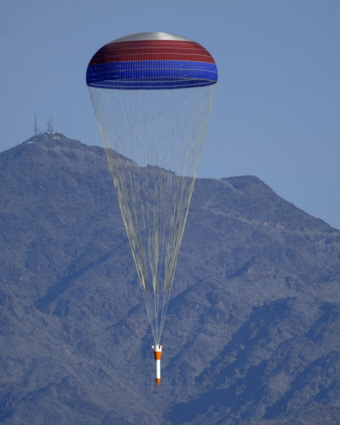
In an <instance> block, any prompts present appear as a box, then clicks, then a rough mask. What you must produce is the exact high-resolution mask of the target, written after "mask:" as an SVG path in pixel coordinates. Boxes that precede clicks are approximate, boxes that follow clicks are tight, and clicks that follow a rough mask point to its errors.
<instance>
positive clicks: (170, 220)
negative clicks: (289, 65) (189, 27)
mask: <svg viewBox="0 0 340 425" xmlns="http://www.w3.org/2000/svg"><path fill="white" fill-rule="evenodd" d="M86 80H87V85H88V87H89V92H90V96H91V100H92V104H93V107H94V111H95V115H96V119H97V123H98V127H99V131H100V134H101V137H102V140H103V143H104V147H105V151H106V155H107V159H108V163H109V166H110V170H111V173H112V178H113V182H114V185H115V187H116V191H117V196H118V200H119V205H120V209H121V213H122V216H123V220H124V224H125V227H126V232H127V235H128V238H129V241H130V246H131V251H132V256H133V259H134V262H135V265H136V270H137V274H138V278H139V281H140V285H141V288H142V292H143V296H144V300H145V305H146V311H147V314H148V318H149V321H150V324H151V329H152V333H153V337H154V340H155V345H156V346H158V345H159V344H160V339H161V335H162V331H163V327H164V321H165V315H166V310H167V306H168V302H169V297H170V292H171V287H172V285H173V282H174V274H175V269H176V264H177V260H178V254H179V250H180V246H181V243H182V238H183V233H184V228H185V223H186V220H187V215H188V210H189V205H190V200H191V196H192V192H193V188H194V182H195V178H196V174H197V168H198V164H199V161H200V156H201V150H202V146H203V142H204V137H205V132H206V128H207V124H208V118H209V114H210V110H211V106H212V101H213V97H214V93H215V87H216V82H217V68H216V64H215V62H214V59H213V58H212V56H211V55H210V53H209V52H208V51H207V50H206V49H205V48H204V47H202V46H201V45H200V44H198V43H196V42H194V41H191V40H189V39H187V38H184V37H181V36H178V35H174V34H168V33H161V32H156V33H140V34H133V35H129V36H126V37H122V38H119V39H117V40H114V41H112V42H110V43H108V44H106V45H105V46H103V47H102V48H101V49H99V50H98V52H97V53H96V54H95V55H94V56H93V57H92V59H91V61H90V63H89V65H88V68H87V75H86Z"/></svg>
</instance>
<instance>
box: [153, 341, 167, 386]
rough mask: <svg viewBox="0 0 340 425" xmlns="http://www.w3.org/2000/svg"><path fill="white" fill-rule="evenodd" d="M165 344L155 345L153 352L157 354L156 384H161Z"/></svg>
mask: <svg viewBox="0 0 340 425" xmlns="http://www.w3.org/2000/svg"><path fill="white" fill-rule="evenodd" d="M163 348H164V347H163V345H159V344H158V345H153V346H152V349H153V354H154V356H155V362H156V384H157V385H160V384H161V358H162V350H163Z"/></svg>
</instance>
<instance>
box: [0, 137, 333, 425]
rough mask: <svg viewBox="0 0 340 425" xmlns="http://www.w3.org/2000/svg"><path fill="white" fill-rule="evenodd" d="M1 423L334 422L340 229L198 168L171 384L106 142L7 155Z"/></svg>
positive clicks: (179, 278)
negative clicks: (156, 356)
mask: <svg viewBox="0 0 340 425" xmlns="http://www.w3.org/2000/svg"><path fill="white" fill-rule="evenodd" d="M0 179H1V186H0V191H1V192H0V196H1V203H0V226H1V231H0V250H1V251H0V252H1V258H0V267H1V270H0V271H1V273H0V308H1V310H0V311H1V321H0V336H1V344H0V358H1V369H0V422H2V423H3V424H4V425H28V424H30V425H31V424H34V425H45V424H49V425H54V424H58V425H64V424H65V425H73V424H74V425H79V424H86V425H92V424H93V425H98V424H100V425H112V424H114V425H132V424H139V425H144V424H145V425H146V424H151V425H153V424H160V423H161V424H164V425H170V424H173V425H189V424H190V425H196V424H197V425H198V424H200V425H222V424H223V425H297V424H299V425H301V424H302V425H321V424H322V425H331V424H332V425H333V424H334V425H335V424H338V423H339V418H340V402H339V400H340V383H339V382H340V349H339V342H340V296H339V290H338V288H339V281H340V264H339V258H340V231H338V230H336V229H334V228H332V227H330V226H329V225H328V224H326V223H325V222H323V221H322V220H319V219H316V218H314V217H312V216H310V215H308V214H306V213H305V212H303V211H301V210H299V209H298V208H296V207H295V206H294V205H292V204H290V203H289V202H287V201H285V200H283V199H282V198H280V197H279V196H277V195H276V194H275V193H274V192H273V191H272V190H271V189H270V188H269V187H268V186H266V185H265V184H264V183H263V182H262V181H261V180H259V179H258V178H256V177H253V176H241V177H233V178H226V179H221V180H214V179H198V180H197V182H196V185H195V190H194V196H193V199H192V204H191V208H190V213H189V217H188V222H187V227H186V231H185V236H184V241H183V245H182V249H181V253H180V257H179V263H178V267H177V272H176V277H175V284H174V288H173V292H172V298H171V300H170V303H169V309H168V315H167V321H166V325H165V331H164V334H163V344H164V346H165V349H164V354H163V360H162V363H163V370H162V375H163V378H162V384H161V386H160V387H156V386H155V383H154V360H153V353H152V350H151V345H152V342H153V341H152V336H151V330H150V327H149V325H148V321H147V318H146V312H145V307H144V303H143V297H142V293H141V289H140V287H139V283H138V280H137V276H136V271H135V266H134V263H133V260H132V257H131V251H130V247H129V242H128V240H127V237H126V233H125V229H124V225H123V221H122V218H121V215H120V210H119V206H118V201H117V198H116V194H115V191H114V187H113V184H112V180H111V176H110V173H109V170H108V166H107V162H106V157H105V152H104V150H103V149H102V148H99V147H90V146H87V145H84V144H82V143H81V142H79V141H76V140H70V139H68V138H67V137H65V136H63V135H62V134H59V133H45V134H40V135H38V136H35V137H33V138H31V139H29V140H28V141H26V142H23V143H21V144H20V145H18V146H16V147H14V148H13V149H10V150H8V151H5V152H3V153H1V154H0Z"/></svg>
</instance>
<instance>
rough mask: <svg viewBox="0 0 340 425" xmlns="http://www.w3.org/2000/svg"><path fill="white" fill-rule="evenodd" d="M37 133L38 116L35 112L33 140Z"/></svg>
mask: <svg viewBox="0 0 340 425" xmlns="http://www.w3.org/2000/svg"><path fill="white" fill-rule="evenodd" d="M37 135H38V118H37V114H34V141H36V140H35V139H36V137H37Z"/></svg>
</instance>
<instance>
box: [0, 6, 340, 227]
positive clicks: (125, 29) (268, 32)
mask: <svg viewBox="0 0 340 425" xmlns="http://www.w3.org/2000/svg"><path fill="white" fill-rule="evenodd" d="M144 31H164V32H171V33H175V34H180V35H183V36H185V37H188V38H191V39H193V40H195V41H197V42H199V43H200V44H202V45H203V46H204V47H205V48H207V49H208V50H209V51H210V53H211V54H212V55H213V57H214V59H215V61H216V63H217V66H218V70H219V83H218V86H217V90H216V97H215V102H214V105H213V110H212V115H211V119H210V124H209V129H208V134H207V138H206V144H205V147H204V151H203V155H202V160H201V165H200V171H199V177H213V178H221V177H230V176H236V175H246V174H248V175H249V174H251V175H256V176H258V177H260V178H261V179H262V180H264V182H265V183H266V184H268V185H269V186H270V187H271V188H272V189H273V190H274V191H275V192H276V193H278V194H279V195H280V196H282V197H283V198H285V199H286V200H288V201H290V202H293V203H294V204H295V205H296V206H297V207H299V208H302V209H303V210H305V211H306V212H308V213H309V214H312V215H314V216H316V217H319V218H322V219H323V220H325V221H327V222H328V223H329V224H331V225H333V226H335V227H337V228H340V214H339V212H340V187H339V182H340V167H339V160H340V117H339V112H340V1H339V0H205V1H203V0H171V1H168V0H157V1H156V0H119V1H118V0H58V1H51V0H29V1H27V0H21V1H19V0H0V49H1V54H2V60H1V67H0V78H1V84H2V89H1V96H0V108H1V137H0V139H1V140H0V150H1V151H3V150H6V149H9V148H11V147H13V146H15V145H17V144H18V143H20V142H22V141H24V140H27V139H28V138H30V137H31V136H32V135H33V130H34V114H35V113H37V115H38V120H39V124H40V126H41V129H42V130H45V129H46V125H47V122H48V120H49V117H50V116H51V117H53V122H54V129H55V131H58V132H60V133H63V134H65V135H66V136H68V137H70V138H74V139H78V140H80V141H82V142H84V143H86V144H89V145H101V140H100V138H99V133H98V129H97V126H96V122H95V119H94V114H93V110H92V106H91V103H90V98H89V95H88V91H87V87H86V84H85V72H86V67H87V64H88V62H89V60H90V59H91V57H92V55H93V54H94V53H95V52H96V51H97V50H98V49H99V48H100V47H101V46H102V45H103V44H106V43H107V42H109V41H111V40H113V39H115V38H118V37H121V36H124V35H127V34H131V33H136V32H144Z"/></svg>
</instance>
